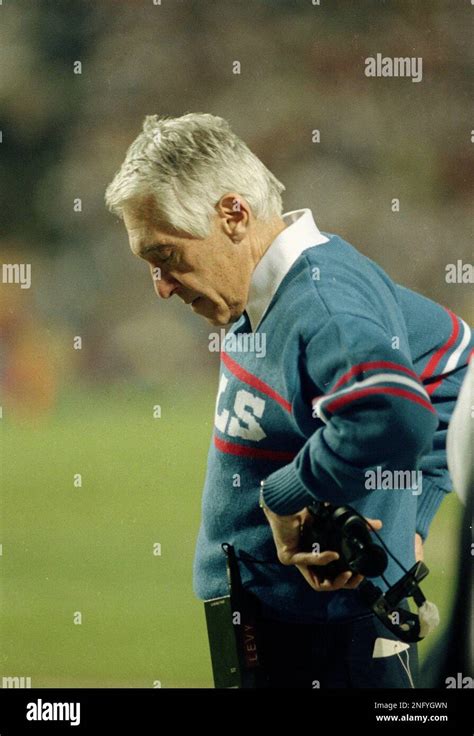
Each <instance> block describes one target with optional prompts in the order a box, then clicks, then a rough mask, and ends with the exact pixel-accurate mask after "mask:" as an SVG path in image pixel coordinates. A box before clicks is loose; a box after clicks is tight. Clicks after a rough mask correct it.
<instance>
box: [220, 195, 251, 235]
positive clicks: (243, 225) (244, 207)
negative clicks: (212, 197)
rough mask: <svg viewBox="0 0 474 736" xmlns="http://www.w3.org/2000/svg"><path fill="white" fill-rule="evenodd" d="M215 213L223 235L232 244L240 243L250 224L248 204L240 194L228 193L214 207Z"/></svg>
mask: <svg viewBox="0 0 474 736" xmlns="http://www.w3.org/2000/svg"><path fill="white" fill-rule="evenodd" d="M216 211H217V214H218V216H219V217H220V222H221V227H222V229H223V231H224V232H225V234H226V235H227V236H228V237H229V238H230V239H231V240H232V241H233V242H234V243H240V241H241V240H243V239H244V238H245V236H246V234H247V228H248V226H249V222H250V206H249V204H248V202H247V201H246V200H245V199H244V198H243V197H242V196H241V195H240V194H237V193H236V192H228V193H227V194H224V196H223V197H221V198H220V200H219V202H218V203H217V205H216Z"/></svg>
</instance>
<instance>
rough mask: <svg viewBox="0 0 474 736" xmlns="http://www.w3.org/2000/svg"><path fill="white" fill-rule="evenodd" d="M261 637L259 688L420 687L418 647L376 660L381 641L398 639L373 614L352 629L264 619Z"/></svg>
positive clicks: (352, 624) (342, 625)
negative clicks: (378, 644) (377, 640)
mask: <svg viewBox="0 0 474 736" xmlns="http://www.w3.org/2000/svg"><path fill="white" fill-rule="evenodd" d="M258 631H259V655H260V659H261V662H262V670H261V671H260V673H259V675H258V677H257V683H256V684H254V685H253V687H257V688H303V689H307V688H311V689H317V688H411V687H413V686H415V687H416V686H417V678H418V657H417V649H416V644H412V645H410V648H409V649H407V650H405V651H403V652H400V653H399V654H391V655H390V656H385V657H377V658H374V657H373V652H374V645H375V641H376V639H378V638H379V637H380V638H383V639H391V640H394V641H396V638H395V637H394V636H393V635H392V634H391V633H390V632H389V631H387V629H386V628H385V627H384V626H383V624H382V623H381V622H380V621H379V620H378V619H377V617H376V616H373V615H372V614H371V615H368V616H365V617H363V618H361V619H358V620H355V621H351V622H348V623H328V624H290V623H283V622H280V621H275V620H271V619H266V618H262V619H260V621H259V625H258ZM407 669H408V670H409V673H410V674H408V673H407V671H406V670H407ZM410 678H411V680H410ZM412 683H413V684H412Z"/></svg>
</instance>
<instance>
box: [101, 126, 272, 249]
mask: <svg viewBox="0 0 474 736" xmlns="http://www.w3.org/2000/svg"><path fill="white" fill-rule="evenodd" d="M284 189H285V187H284V186H283V184H282V183H281V182H279V181H278V179H277V178H276V177H275V176H274V175H273V174H272V173H271V171H269V170H268V169H267V168H266V166H264V165H263V163H262V162H261V161H260V159H259V158H257V156H255V155H254V154H253V153H252V152H251V151H250V149H249V148H248V147H247V146H246V145H245V143H244V142H243V141H242V140H240V138H238V137H237V136H236V135H235V133H233V132H232V130H231V128H230V125H229V123H228V122H227V121H226V120H224V119H223V118H220V117H216V116H214V115H208V114H206V113H188V114H187V115H183V116H182V117H179V118H169V117H168V118H167V117H161V118H160V117H159V116H158V115H147V117H146V118H145V120H144V122H143V131H142V132H141V133H140V134H139V135H138V136H137V138H135V140H134V141H133V143H132V145H131V146H130V148H129V149H128V151H127V154H126V156H125V160H124V162H123V164H122V166H121V168H120V169H119V170H118V171H117V173H116V174H115V177H114V179H113V181H112V182H111V183H110V184H109V186H108V187H107V191H106V193H105V201H106V204H107V207H108V208H109V209H110V211H111V212H114V213H115V214H117V215H118V216H119V217H122V216H123V207H124V205H125V204H127V203H129V204H133V203H134V202H135V201H136V202H137V203H139V202H140V201H142V200H144V199H145V198H148V197H150V195H151V196H152V197H153V199H154V203H155V213H156V215H157V217H158V218H159V219H160V220H161V221H162V222H163V223H164V224H167V225H170V226H171V227H172V228H176V229H177V230H182V231H184V232H187V233H189V234H190V235H193V236H195V237H202V238H204V237H206V236H207V235H208V234H209V230H210V219H211V217H212V215H215V214H216V210H215V205H216V204H217V203H218V202H219V200H220V198H221V197H222V196H223V195H224V194H226V193H227V192H236V193H237V194H240V195H241V196H242V197H244V198H245V199H246V200H247V202H248V203H249V205H250V207H251V209H252V212H253V214H254V216H255V217H256V218H257V219H260V220H263V221H265V222H268V221H271V220H272V219H273V218H275V217H278V216H280V215H281V212H282V201H281V192H282V191H284Z"/></svg>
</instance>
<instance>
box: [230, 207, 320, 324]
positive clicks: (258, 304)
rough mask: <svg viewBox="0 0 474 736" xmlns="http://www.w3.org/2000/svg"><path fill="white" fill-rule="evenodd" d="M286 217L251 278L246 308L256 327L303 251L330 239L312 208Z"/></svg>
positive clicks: (250, 319)
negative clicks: (315, 218)
mask: <svg viewBox="0 0 474 736" xmlns="http://www.w3.org/2000/svg"><path fill="white" fill-rule="evenodd" d="M282 219H283V221H284V222H285V224H286V228H285V229H284V230H282V232H281V233H280V234H279V235H277V237H276V238H275V240H273V242H272V243H271V245H270V247H269V248H268V249H267V250H266V251H265V253H264V254H263V256H262V258H261V259H260V261H259V262H258V263H257V265H256V267H255V269H254V272H253V274H252V279H251V281H250V289H249V296H248V301H247V306H246V307H245V311H246V312H247V315H248V318H249V321H250V327H251V329H252V331H255V330H256V328H257V327H258V325H259V324H260V322H261V321H262V318H263V316H264V314H265V312H266V311H267V309H268V307H269V306H270V302H271V300H272V299H273V296H274V294H275V292H276V290H277V289H278V287H279V285H280V284H281V282H282V281H283V279H284V277H285V276H286V274H287V273H288V271H289V270H290V268H291V267H292V265H293V264H294V262H295V261H296V259H297V258H298V257H299V256H300V255H301V253H302V252H303V251H304V250H306V249H307V248H312V247H313V245H320V244H321V243H327V242H328V240H329V238H326V237H325V236H324V235H322V234H321V233H320V231H319V230H318V228H317V226H316V223H315V221H314V218H313V214H312V212H311V210H310V209H307V208H305V209H301V210H293V211H292V212H286V213H285V214H284V215H283V216H282Z"/></svg>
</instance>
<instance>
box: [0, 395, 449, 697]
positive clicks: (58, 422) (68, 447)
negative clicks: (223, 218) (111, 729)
mask: <svg viewBox="0 0 474 736" xmlns="http://www.w3.org/2000/svg"><path fill="white" fill-rule="evenodd" d="M214 399H215V386H214V385H204V386H196V387H195V388H194V389H192V390H191V389H190V388H189V387H187V392H186V396H184V395H182V396H178V397H177V396H176V395H174V396H172V395H169V394H163V393H162V392H159V395H158V392H150V391H149V390H146V391H143V392H131V391H130V390H127V389H122V388H119V387H117V388H116V389H113V390H112V389H107V391H104V392H103V393H97V394H86V393H81V394H75V395H71V396H68V397H66V398H64V399H63V400H62V402H61V404H60V406H59V407H58V410H57V411H56V412H55V414H54V416H52V417H50V418H48V419H44V420H42V421H41V422H40V423H38V424H37V425H36V426H33V425H25V424H23V425H18V424H15V423H13V422H12V421H9V420H8V417H4V419H3V420H2V422H1V440H0V463H1V471H0V473H1V475H0V482H1V487H2V491H1V498H2V517H1V539H0V543H1V544H2V545H3V548H2V549H3V554H2V556H1V557H0V564H1V566H2V574H1V580H2V583H1V598H2V605H1V612H0V635H1V659H0V662H1V667H0V678H1V677H2V676H19V677H21V676H23V677H31V681H32V682H31V684H32V686H33V687H88V686H89V687H153V686H154V683H155V682H156V681H159V682H160V683H161V686H162V687H212V676H211V668H210V659H209V654H208V650H207V639H206V630H205V621H204V613H203V607H202V604H201V603H200V602H199V601H197V600H196V599H195V598H194V595H193V592H192V588H191V575H192V559H193V553H194V544H195V538H196V535H197V530H198V522H199V513H200V496H201V489H202V484H203V480H204V473H205V464H206V455H207V450H208V445H209V440H210V436H211V432H212V422H213V413H214ZM155 404H160V406H161V418H159V419H154V418H153V406H154V405H155ZM77 473H80V474H81V475H82V487H75V485H74V475H75V474H77ZM458 525H459V504H458V502H457V500H456V498H455V497H454V495H453V494H452V496H451V497H449V498H448V499H447V501H446V502H445V504H444V505H443V507H442V511H441V512H440V513H439V514H438V516H437V518H436V520H435V523H434V525H433V527H432V532H431V536H430V539H429V541H428V544H427V550H426V561H427V564H428V566H429V567H430V568H431V569H432V573H431V575H430V577H429V578H428V580H427V582H426V583H425V585H424V586H423V587H424V590H425V593H426V594H428V597H430V598H431V599H432V600H435V602H436V603H437V604H438V606H439V608H440V612H441V615H442V617H443V620H445V619H446V616H447V614H448V611H449V608H450V600H451V595H452V590H453V585H454V579H455V578H454V574H455V570H456V566H457V543H456V539H457V531H458ZM156 544H160V545H161V554H160V555H155V554H154V545H156ZM77 612H80V614H81V616H82V623H81V624H80V625H78V624H75V623H74V615H75V614H76V613H77ZM433 641H434V639H433V640H432V641H431V642H430V641H427V642H424V643H423V644H422V647H421V652H422V655H426V652H427V650H428V648H429V647H430V646H431V645H432V643H433Z"/></svg>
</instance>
